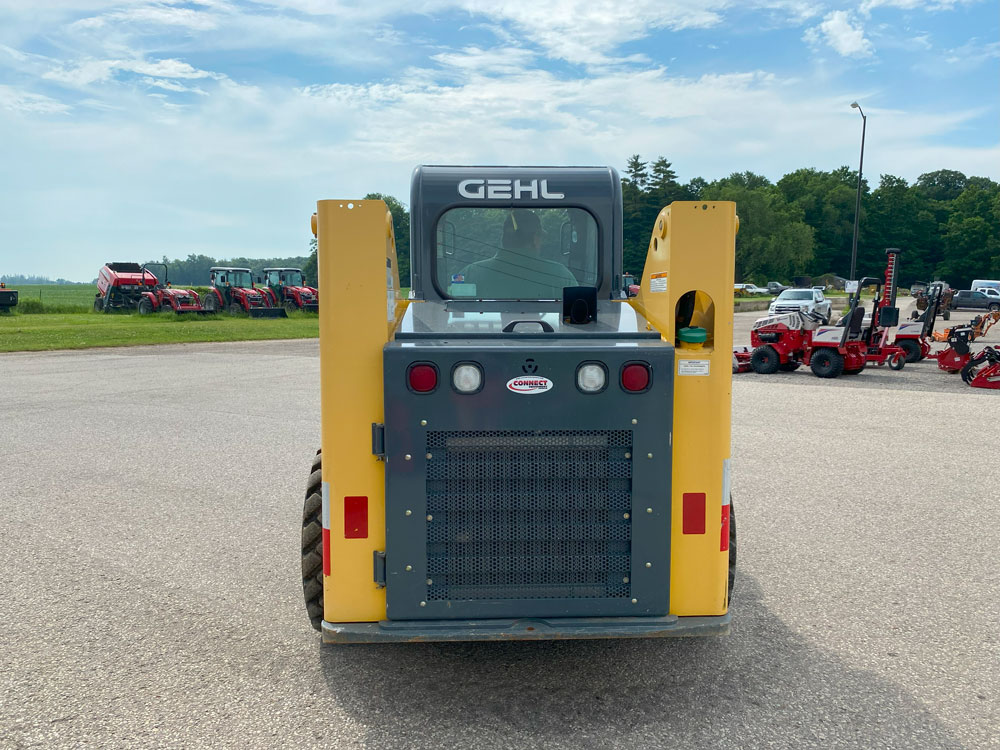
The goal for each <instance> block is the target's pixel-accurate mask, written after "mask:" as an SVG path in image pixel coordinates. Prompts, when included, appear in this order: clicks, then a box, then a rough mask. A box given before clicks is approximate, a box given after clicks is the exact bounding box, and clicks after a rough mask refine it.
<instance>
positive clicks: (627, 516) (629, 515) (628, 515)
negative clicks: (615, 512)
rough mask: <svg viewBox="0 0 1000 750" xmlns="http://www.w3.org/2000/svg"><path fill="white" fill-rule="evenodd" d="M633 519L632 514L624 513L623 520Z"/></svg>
mask: <svg viewBox="0 0 1000 750" xmlns="http://www.w3.org/2000/svg"><path fill="white" fill-rule="evenodd" d="M631 517H632V514H631V513H622V518H625V519H629V518H631Z"/></svg>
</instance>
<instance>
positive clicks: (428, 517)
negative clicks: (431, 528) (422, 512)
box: [427, 513, 434, 521]
mask: <svg viewBox="0 0 1000 750" xmlns="http://www.w3.org/2000/svg"><path fill="white" fill-rule="evenodd" d="M427 520H428V521H433V520H434V516H432V515H431V514H430V513H428V514H427Z"/></svg>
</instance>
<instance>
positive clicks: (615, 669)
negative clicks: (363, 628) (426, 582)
mask: <svg viewBox="0 0 1000 750" xmlns="http://www.w3.org/2000/svg"><path fill="white" fill-rule="evenodd" d="M732 611H733V628H732V631H731V633H730V635H729V636H725V637H721V638H685V639H670V638H667V639H650V640H606V641H543V642H520V643H512V642H487V643H458V644H456V643H444V644H428V643H423V644H419V643H418V644H398V645H376V646H367V645H357V646H340V647H329V646H325V647H322V648H321V649H320V651H319V658H320V662H321V666H322V669H323V673H324V676H325V679H326V682H327V689H328V690H329V692H330V694H331V696H332V697H333V698H334V699H335V700H336V701H337V703H338V704H339V705H340V706H341V707H342V709H343V710H344V711H345V712H346V713H347V714H348V715H350V716H351V717H352V718H354V719H355V720H356V721H357V722H358V723H359V724H360V725H363V726H364V727H366V731H367V733H368V735H367V736H366V738H365V741H364V744H365V746H371V747H408V748H416V747H472V746H477V745H478V746H483V747H486V746H488V747H668V746H669V747H696V746H700V747H734V748H736V747H738V748H754V747H783V748H784V747H787V748H807V747H817V748H819V747H822V748H841V747H844V748H846V747H850V748H876V747H877V748H896V747H899V748H903V747H921V748H959V747H962V746H963V745H962V743H961V742H960V741H959V740H957V739H956V738H955V737H954V736H953V735H952V734H951V732H950V731H949V729H948V728H946V727H945V726H944V725H942V724H941V723H940V722H939V721H937V720H936V719H935V718H934V717H933V716H932V715H931V713H930V712H928V711H927V710H926V708H924V706H923V705H922V704H921V703H920V701H918V700H917V699H916V698H915V697H914V696H913V695H911V694H910V693H909V692H907V691H906V690H904V689H902V688H901V687H900V686H899V685H898V684H896V683H894V682H892V681H887V680H886V679H885V678H884V677H882V676H880V675H878V674H876V673H874V672H872V671H868V670H864V669H858V668H856V667H854V666H850V665H848V664H846V663H845V662H844V661H843V660H842V659H841V658H839V657H838V656H836V655H834V654H832V653H830V652H828V651H826V650H825V649H824V648H823V647H822V645H821V644H816V643H810V642H808V641H806V640H805V639H804V638H803V637H802V636H800V635H798V634H796V633H795V632H794V631H793V630H792V629H791V628H790V627H789V626H788V625H786V624H785V623H784V622H783V621H782V620H781V619H780V618H779V617H778V616H777V615H776V614H775V613H774V612H773V611H771V610H770V609H768V607H767V606H766V605H765V604H764V601H763V598H762V591H761V588H760V586H759V585H758V583H757V581H756V580H755V579H754V578H752V577H750V576H746V575H744V576H741V577H739V578H738V579H737V583H736V590H735V594H734V601H733V610H732ZM817 616H820V617H821V616H822V613H817ZM900 677H901V679H902V678H903V675H902V674H901V675H900Z"/></svg>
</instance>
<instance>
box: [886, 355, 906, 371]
mask: <svg viewBox="0 0 1000 750" xmlns="http://www.w3.org/2000/svg"><path fill="white" fill-rule="evenodd" d="M908 361H909V360H907V359H906V357H905V356H902V357H900V356H899V355H898V354H897V355H896V356H894V357H890V358H889V361H888V362H887V363H886V364H888V365H889V369H890V370H892V371H893V372H899V371H900V370H902V369H903V368H904V367H906V363H907V362H908Z"/></svg>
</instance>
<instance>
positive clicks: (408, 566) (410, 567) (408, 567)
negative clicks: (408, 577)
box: [406, 565, 413, 573]
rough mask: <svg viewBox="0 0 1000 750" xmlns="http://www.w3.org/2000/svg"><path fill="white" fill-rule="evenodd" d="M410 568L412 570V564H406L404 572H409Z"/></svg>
mask: <svg viewBox="0 0 1000 750" xmlns="http://www.w3.org/2000/svg"><path fill="white" fill-rule="evenodd" d="M411 570H413V566H412V565H407V566H406V572H407V573H409V572H410V571H411Z"/></svg>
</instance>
